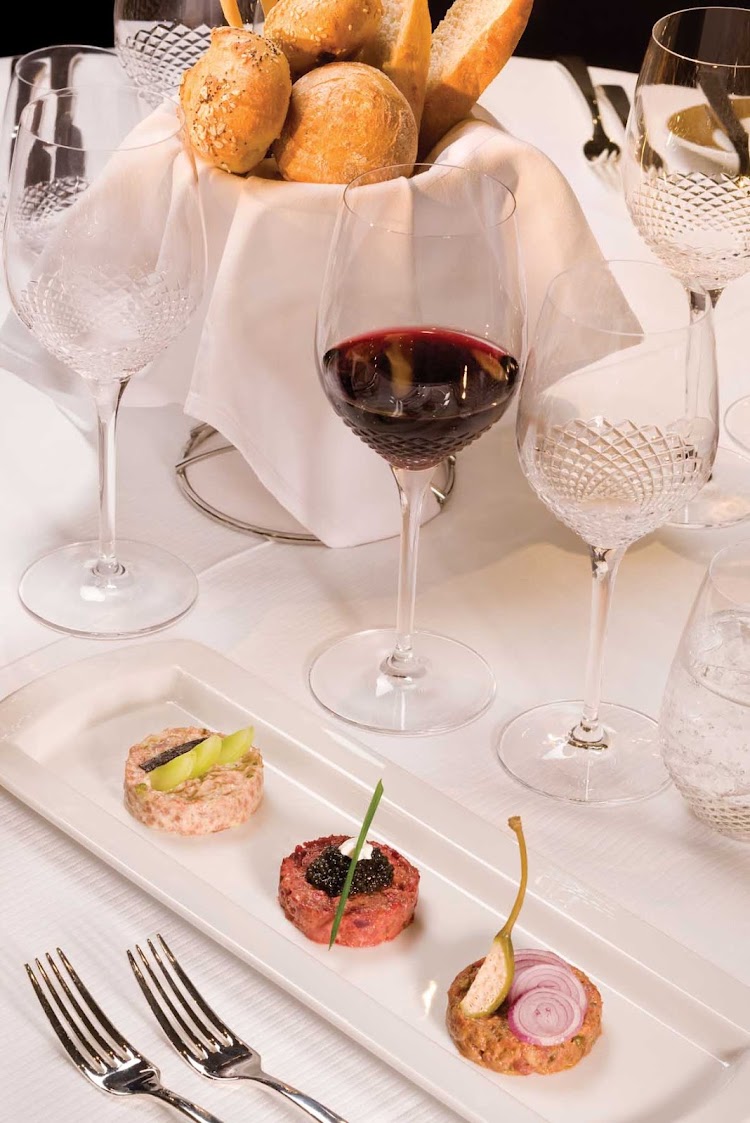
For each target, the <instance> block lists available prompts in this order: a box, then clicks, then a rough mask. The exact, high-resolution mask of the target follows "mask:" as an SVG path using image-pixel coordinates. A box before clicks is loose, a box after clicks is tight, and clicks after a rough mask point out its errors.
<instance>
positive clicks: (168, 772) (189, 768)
mask: <svg viewBox="0 0 750 1123" xmlns="http://www.w3.org/2000/svg"><path fill="white" fill-rule="evenodd" d="M254 733H255V730H254V729H253V727H252V725H249V726H248V727H247V729H238V730H237V732H236V733H230V734H229V736H228V737H220V736H219V734H218V733H212V734H211V735H210V737H206V739H205V741H201V743H200V745H196V746H195V748H194V749H190V750H189V751H188V752H186V753H183V754H182V755H181V756H176V757H175V758H174V760H169V761H167V763H166V764H160V765H159V767H158V768H154V770H153V771H152V772H151V773H150V774H149V776H150V779H151V787H152V789H153V790H154V791H156V792H169V791H171V790H172V789H173V788H176V787H178V786H179V785H180V784H184V783H185V781H186V780H197V779H199V778H200V777H201V776H205V775H206V773H207V772H210V771H211V769H212V768H213V767H214V766H215V765H217V764H235V763H236V762H237V761H238V760H241V759H242V757H243V756H244V755H245V753H246V752H247V751H248V750H249V749H251V748H252V746H253V736H254Z"/></svg>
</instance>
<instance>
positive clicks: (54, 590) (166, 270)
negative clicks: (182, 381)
mask: <svg viewBox="0 0 750 1123" xmlns="http://www.w3.org/2000/svg"><path fill="white" fill-rule="evenodd" d="M3 248H4V266H5V278H6V283H7V287H8V293H9V295H10V298H11V302H12V305H13V308H14V310H15V312H16V313H17V315H18V317H19V318H20V320H21V321H22V322H23V323H24V324H25V325H26V327H27V328H28V329H29V330H30V331H31V332H32V333H33V335H34V336H35V337H36V339H37V340H38V342H39V343H41V344H42V346H43V347H44V348H45V349H46V350H47V351H49V353H50V354H51V355H53V356H54V357H55V358H56V359H58V360H59V361H60V362H62V363H64V364H65V365H66V366H67V367H68V368H69V369H70V370H72V371H73V372H74V373H75V374H77V375H78V376H79V377H80V378H82V379H83V381H84V383H85V385H86V386H87V388H88V390H89V391H90V394H91V399H92V404H93V406H94V409H95V412H96V421H97V443H98V467H99V537H98V541H95V542H76V543H73V544H72V545H67V546H62V547H60V548H58V549H56V550H53V551H52V552H51V553H49V554H47V555H45V556H44V557H42V558H40V559H39V560H37V561H36V562H34V563H33V564H32V565H31V566H30V567H29V568H28V569H27V570H26V572H25V574H24V575H23V577H22V579H21V584H20V587H19V595H20V598H21V601H22V603H23V604H24V606H25V607H26V609H27V610H28V611H29V612H30V613H31V614H32V615H34V616H35V617H36V618H37V619H39V620H41V621H42V622H43V623H45V624H47V625H49V626H50V627H52V628H55V629H57V630H58V631H62V632H67V633H69V634H73V635H79V636H90V637H98V638H113V637H120V636H133V635H144V634H147V633H149V632H153V631H156V630H157V629H159V628H163V627H165V626H166V625H167V624H170V623H172V622H173V621H174V620H177V619H179V618H180V617H181V616H183V615H184V614H185V613H186V612H187V611H188V609H189V608H190V607H191V606H192V604H193V602H194V601H195V597H196V594H197V589H198V585H197V581H196V578H195V575H194V574H193V572H192V570H191V569H190V568H189V566H187V565H186V564H185V562H184V561H182V559H180V558H178V557H175V556H174V555H173V554H171V553H170V552H168V551H166V550H164V549H162V548H160V547H157V546H155V545H153V544H151V543H144V542H133V541H121V542H118V541H117V539H116V535H115V500H116V486H115V467H116V451H115V437H116V426H117V415H118V410H119V406H120V401H121V399H122V395H123V393H124V391H125V389H126V387H127V385H128V382H129V380H130V379H131V377H132V376H133V375H135V374H137V373H140V372H141V371H143V370H144V368H146V367H147V366H148V364H149V363H151V362H152V361H153V360H154V359H155V358H156V357H157V356H158V355H159V354H160V353H161V352H162V351H163V350H164V349H165V348H166V347H167V346H168V345H169V344H170V343H171V342H172V341H173V340H174V339H175V338H176V337H177V336H178V335H179V334H180V333H181V332H182V331H183V330H184V328H185V327H186V326H187V323H188V322H189V320H190V318H191V317H192V315H193V313H194V311H195V310H196V308H197V306H198V304H199V303H200V301H201V299H202V297H203V291H204V286H205V274H206V239H205V230H204V224H203V212H202V207H201V200H200V192H199V187H198V174H197V168H196V164H195V159H194V156H193V152H192V149H191V148H190V146H189V144H188V143H187V141H186V136H185V125H184V120H183V117H182V113H181V110H180V109H179V107H178V106H177V105H176V104H175V103H174V102H171V101H168V102H165V103H164V104H163V105H162V106H161V108H160V109H158V110H152V108H151V106H150V104H149V103H148V102H146V101H144V99H143V97H142V96H141V92H140V90H139V89H137V88H135V87H132V86H126V85H121V84H117V85H108V84H105V83H95V84H92V85H87V86H82V87H80V88H79V89H77V90H70V89H68V90H58V91H52V92H49V93H47V94H44V95H42V96H41V97H39V98H35V99H34V100H32V101H30V102H29V104H28V105H27V106H26V108H25V109H24V111H23V113H22V114H21V120H20V123H19V127H18V136H17V140H16V146H15V150H14V153H13V163H12V167H11V175H10V183H9V187H8V205H7V209H6V215H5V228H4V238H3Z"/></svg>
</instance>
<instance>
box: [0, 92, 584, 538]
mask: <svg viewBox="0 0 750 1123" xmlns="http://www.w3.org/2000/svg"><path fill="white" fill-rule="evenodd" d="M159 112H162V111H156V113H157V114H158V113H159ZM155 116H156V114H155ZM146 124H147V123H145V122H144V125H146ZM140 127H143V126H140ZM152 158H153V157H152ZM429 159H430V161H431V162H434V163H436V164H441V163H444V164H453V165H459V166H465V167H467V168H471V169H474V170H476V171H481V172H485V173H487V174H489V175H492V176H494V177H496V178H497V179H499V180H501V181H502V182H503V183H504V184H505V185H506V186H507V187H509V188H510V190H511V191H512V192H513V194H514V195H515V197H516V203H517V211H516V220H517V223H518V231H519V239H520V246H521V254H522V260H523V272H524V274H525V281H526V290H527V306H528V328H529V332H533V327H534V324H535V322H536V319H537V316H538V313H539V310H540V307H541V304H542V301H543V298H544V294H545V291H546V289H547V286H548V284H549V282H550V281H551V279H552V278H553V277H554V276H555V275H556V274H557V273H559V272H560V271H561V270H562V269H565V268H567V267H568V266H570V265H573V264H575V263H576V262H579V261H583V260H587V259H588V260H590V259H592V258H594V259H597V258H598V259H600V258H601V252H600V250H599V247H598V244H597V242H596V240H595V238H594V236H593V234H592V232H591V230H590V228H589V226H588V223H587V222H586V219H585V217H584V215H583V212H582V210H581V208H580V206H579V204H578V201H577V199H576V197H575V195H574V194H573V191H572V189H571V188H570V185H569V184H568V182H567V180H566V179H565V178H564V176H563V175H562V173H561V172H560V171H559V169H558V168H557V167H556V165H555V164H554V163H553V162H552V161H551V160H550V159H549V158H548V157H547V156H545V155H544V153H542V152H540V151H539V150H538V149H536V148H534V147H533V146H532V145H529V144H527V143H525V142H524V141H522V140H519V139H518V138H517V137H515V136H512V135H510V134H509V133H508V132H506V131H505V130H504V129H503V127H502V126H501V125H500V124H499V123H498V122H497V121H495V120H494V119H493V118H491V117H490V116H489V114H487V113H486V112H484V111H483V110H480V109H478V110H477V111H476V115H475V116H473V117H471V118H470V119H468V120H466V121H464V122H461V123H460V124H458V125H457V126H455V127H454V128H453V129H452V130H451V131H450V132H449V133H448V134H447V135H446V136H445V137H444V138H443V140H442V142H441V143H440V144H438V145H437V146H436V147H435V149H434V150H433V152H432V153H431V154H430V157H429ZM130 166H131V168H132V185H133V188H134V189H133V191H132V192H131V193H130V194H128V193H127V192H125V191H123V190H122V184H120V185H119V187H118V189H117V190H115V191H113V205H114V204H115V202H116V204H117V206H118V207H119V208H121V209H120V212H119V213H118V217H117V220H116V221H115V220H114V219H113V224H112V230H113V237H116V236H125V237H137V236H138V230H139V225H140V223H139V218H138V216H139V213H140V211H141V208H144V207H145V208H147V206H148V198H147V189H148V175H146V174H143V172H144V169H142V168H140V169H139V168H137V167H136V166H134V162H133V161H132V160H131V165H130ZM426 174H430V173H426ZM199 175H200V182H201V192H202V198H203V203H204V210H205V218H206V231H207V238H208V253H209V267H208V281H207V289H206V294H205V298H204V300H203V303H202V306H201V307H200V308H199V310H198V311H197V313H196V314H195V316H194V317H193V319H192V321H191V323H190V325H189V326H188V328H187V329H186V330H185V332H184V333H183V334H182V335H181V336H180V337H179V338H178V339H177V340H176V341H175V342H174V343H172V344H171V345H170V346H169V347H168V348H167V349H166V350H165V351H164V352H163V353H162V355H160V356H159V357H158V358H157V359H156V360H155V361H154V362H153V363H152V364H151V365H150V366H149V367H148V368H147V369H146V371H144V372H143V374H142V375H140V376H136V377H135V378H134V379H133V381H132V383H131V386H130V387H129V389H128V392H127V394H126V396H125V402H126V403H128V404H129V405H136V406H138V405H165V404H171V403H177V404H179V405H181V406H182V407H183V409H184V411H185V412H186V413H187V414H188V415H189V416H190V417H191V418H194V419H196V420H197V421H202V422H206V423H208V424H209V425H212V426H213V427H214V428H216V429H217V430H218V431H219V432H220V433H221V434H223V436H224V437H225V438H226V439H227V440H228V441H230V442H231V443H232V444H233V445H234V446H235V447H236V448H237V450H238V451H239V452H240V453H241V455H242V457H243V458H244V460H245V461H246V462H247V464H248V465H249V466H250V468H251V469H252V471H253V472H254V473H255V475H256V476H257V478H258V479H259V481H260V483H261V484H262V485H263V487H265V488H266V489H267V491H268V492H270V493H271V495H272V496H273V497H274V498H275V499H276V501H277V502H279V503H280V504H281V506H282V507H284V508H285V509H286V510H287V511H288V512H290V514H291V515H292V516H293V517H294V518H295V519H296V520H297V521H298V522H299V523H301V524H302V525H303V526H304V527H306V528H307V529H308V530H309V531H310V532H311V533H312V534H315V535H316V536H317V537H318V538H319V539H320V540H321V541H322V542H323V543H325V544H326V545H328V546H332V547H346V546H356V545H360V544H362V543H366V542H373V541H377V540H379V539H383V538H388V537H391V536H393V535H395V534H397V533H398V532H399V529H400V519H401V516H400V509H399V504H398V500H397V497H396V491H395V484H394V481H393V477H392V474H391V471H390V468H389V467H388V465H387V464H386V462H385V461H384V460H383V459H382V458H381V457H380V456H379V455H378V454H377V453H375V452H374V451H373V450H371V449H370V448H368V447H367V446H366V445H365V444H364V443H363V442H362V441H360V439H359V438H358V437H357V436H356V435H355V434H354V433H352V432H351V431H350V430H349V429H348V428H347V427H346V426H345V425H344V424H343V422H342V421H341V419H340V418H339V417H338V416H337V415H336V414H335V412H334V410H333V409H332V407H331V405H330V403H329V402H328V400H327V399H326V396H325V394H324V391H323V389H322V387H321V385H320V382H319V380H318V375H317V373H316V364H315V356H314V330H315V318H316V312H317V304H318V298H319V294H320V289H321V284H322V280H323V275H324V272H325V265H326V261H327V257H328V249H329V245H330V239H331V234H332V232H333V228H334V223H335V218H336V214H337V211H338V208H339V204H340V200H341V195H342V191H343V188H342V187H341V186H340V185H332V184H307V183H305V184H301V183H300V184H297V183H286V182H282V181H279V180H277V179H272V178H267V177H264V176H262V175H252V176H249V177H246V178H241V177H236V176H231V175H227V174H226V173H224V172H221V171H219V170H217V169H215V168H213V167H211V166H209V165H208V164H206V163H205V162H203V161H201V162H200V168H199ZM384 186H385V187H387V186H388V185H387V184H386V185H384ZM144 192H145V193H146V197H144ZM395 198H396V199H398V198H399V195H398V193H396V195H395ZM128 206H130V207H132V208H133V209H132V211H131V213H130V219H131V220H128V216H127V214H126V213H123V210H122V208H126V209H127V207H128ZM0 362H2V363H3V365H4V366H6V367H7V369H9V370H11V371H13V372H15V373H16V374H18V375H19V376H20V377H23V378H24V379H26V380H27V381H29V382H31V383H32V384H34V385H36V386H37V387H39V388H40V389H42V390H44V391H45V392H46V393H48V394H50V395H51V396H52V397H53V398H54V399H55V400H56V401H57V402H58V404H59V405H60V406H61V408H63V409H64V410H65V411H66V412H67V413H68V414H69V416H70V417H71V419H72V420H73V421H74V422H76V423H78V424H79V425H80V426H81V427H86V426H90V418H91V403H90V400H89V397H88V394H87V392H86V389H85V387H84V386H83V383H82V380H81V379H80V378H79V377H78V376H77V375H72V374H71V373H70V372H69V371H68V370H67V369H66V368H65V367H64V366H63V365H62V364H60V363H59V362H57V360H55V359H53V358H51V356H49V355H48V354H47V353H46V352H45V351H43V349H42V348H41V347H40V346H39V345H38V344H36V342H35V340H34V339H33V337H32V336H31V335H30V334H29V332H28V331H27V330H26V329H25V328H24V327H23V325H22V324H20V322H19V321H17V320H16V318H15V316H14V315H13V314H11V315H10V316H9V317H8V319H7V320H6V323H5V324H4V326H3V329H2V332H0ZM437 511H438V506H437V502H436V501H435V499H434V498H433V497H432V496H430V497H429V499H428V502H427V504H426V510H425V514H424V521H427V520H428V519H430V518H432V517H433V516H434V515H435V514H436V513H437Z"/></svg>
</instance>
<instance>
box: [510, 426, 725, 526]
mask: <svg viewBox="0 0 750 1123" xmlns="http://www.w3.org/2000/svg"><path fill="white" fill-rule="evenodd" d="M524 458H525V459H526V456H525V457H524ZM528 475H529V480H530V482H531V484H532V486H533V487H534V489H535V490H536V491H537V493H538V494H539V496H540V497H541V498H542V499H543V500H544V502H545V503H546V504H547V506H548V507H550V508H551V509H552V511H554V513H555V514H556V515H557V517H558V518H559V519H561V520H562V522H564V523H566V524H567V525H568V526H569V527H570V528H571V529H572V530H574V531H575V532H576V533H577V534H579V535H580V536H581V537H582V538H583V539H584V540H585V541H586V542H589V543H591V544H592V545H596V546H601V547H616V546H623V545H627V544H628V543H630V542H633V541H635V540H636V539H637V538H640V537H642V536H643V535H644V534H648V533H650V531H652V530H655V529H656V528H657V527H659V526H661V525H663V523H665V522H666V521H667V520H668V519H669V517H670V516H671V515H672V514H673V512H674V511H676V510H677V509H678V508H679V507H680V506H682V504H683V503H686V502H687V501H688V500H689V499H691V498H692V496H693V495H695V493H696V492H697V491H698V489H699V488H700V487H701V486H702V484H703V483H705V480H706V476H707V471H706V465H705V463H704V461H703V458H702V457H701V456H700V455H699V454H698V452H697V450H696V448H695V446H694V445H692V444H690V443H688V442H687V441H686V440H685V439H684V438H683V437H682V436H680V435H679V434H678V433H674V432H670V431H667V432H663V431H662V430H661V429H659V428H657V427H656V426H655V425H646V426H637V425H634V424H633V423H632V422H631V421H622V422H620V423H619V424H616V425H614V424H612V423H611V422H608V421H604V420H600V419H594V420H591V421H584V420H580V419H576V420H574V421H570V422H568V424H566V425H564V426H555V427H554V428H552V429H550V430H549V431H548V432H546V433H545V434H543V435H541V436H540V437H538V439H537V442H536V444H535V446H534V448H533V451H532V458H531V463H530V464H528Z"/></svg>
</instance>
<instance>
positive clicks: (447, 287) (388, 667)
mask: <svg viewBox="0 0 750 1123" xmlns="http://www.w3.org/2000/svg"><path fill="white" fill-rule="evenodd" d="M411 171H412V169H411V167H409V168H403V167H401V168H384V169H380V170H378V171H377V172H372V173H368V174H365V175H364V176H360V177H359V178H358V179H355V180H354V181H353V182H352V183H351V184H349V185H348V187H347V188H346V190H345V192H344V196H343V201H342V204H341V208H340V213H339V217H338V222H337V226H336V230H335V232H334V235H333V242H332V246H331V250H330V256H329V260H328V266H327V270H326V275H325V280H324V283H323V289H322V293H321V299H320V306H319V312H318V319H317V329H316V354H317V359H318V369H319V372H320V378H321V382H322V385H323V389H324V390H325V393H326V395H327V397H328V400H329V402H330V403H331V405H332V407H333V408H334V410H335V411H336V413H338V415H339V416H340V417H341V418H342V419H343V420H344V421H345V422H346V424H347V425H349V426H350V427H351V429H352V430H353V431H354V432H355V433H356V434H357V436H358V437H360V439H361V440H363V441H364V442H365V443H366V444H368V445H370V447H371V448H373V449H374V451H375V452H376V453H378V454H379V455H380V456H382V457H383V458H384V459H385V460H386V461H387V462H388V463H389V464H390V466H391V468H392V470H393V474H394V477H395V479H396V483H397V485H398V493H399V497H400V501H401V511H402V534H401V564H400V575H399V592H398V607H397V613H396V615H397V622H396V627H395V628H392V627H391V628H374V629H371V630H369V631H365V632H359V633H357V634H356V635H352V636H347V637H346V638H344V639H341V640H339V641H337V642H334V643H333V644H332V645H331V646H329V647H327V648H326V649H325V650H324V651H323V652H322V653H321V654H320V655H319V656H318V657H317V658H316V659H315V661H314V662H313V664H312V667H311V670H310V677H309V681H310V687H311V690H312V692H313V694H314V696H315V697H316V698H317V700H318V701H319V702H320V703H321V705H323V706H324V707H325V708H326V709H327V710H329V711H330V712H331V713H333V714H335V715H336V716H338V717H341V718H343V719H344V720H346V721H348V722H351V723H352V724H355V725H359V726H363V727H366V728H368V729H373V730H377V731H380V732H401V733H410V734H424V733H437V732H441V731H445V730H448V729H454V728H457V727H458V726H461V725H465V724H466V723H467V722H469V721H472V720H473V719H474V718H476V717H478V716H479V714H481V713H483V712H484V710H486V708H487V707H488V706H489V704H490V702H491V701H492V698H493V696H494V692H495V681H494V676H493V675H492V672H491V671H490V669H489V667H488V666H487V664H486V663H485V661H484V660H483V659H482V658H481V656H479V655H478V654H476V653H475V652H474V651H472V650H471V649H470V648H469V647H467V646H465V645H464V644H462V643H459V642H458V641H456V640H453V639H448V638H446V637H445V636H440V635H436V634H434V633H431V632H424V631H417V630H415V627H414V605H415V590H416V572H417V568H416V567H417V543H418V535H419V527H420V522H421V511H422V504H423V500H424V497H425V494H426V491H427V489H428V488H429V485H430V480H431V479H432V476H433V473H434V471H435V468H436V467H437V465H438V464H439V463H440V462H441V461H442V460H443V459H444V458H445V457H446V456H448V455H451V454H453V453H455V452H457V451H458V450H459V449H462V448H463V447H464V446H465V445H467V444H468V443H469V442H470V441H472V440H474V439H475V438H476V437H478V436H479V435H480V434H481V433H483V432H485V431H486V430H487V429H488V428H489V427H490V426H491V425H493V424H494V423H495V422H496V421H497V420H498V419H499V418H500V417H501V416H502V415H503V413H504V412H505V410H506V409H507V407H508V405H509V404H510V402H511V400H512V397H513V395H514V392H515V389H516V386H517V385H518V381H519V377H520V371H521V368H522V366H523V362H524V357H525V325H526V300H525V287H524V282H523V276H522V269H521V263H520V254H519V246H518V237H517V230H516V222H515V200H514V198H513V195H512V194H511V192H510V191H509V190H508V188H507V187H505V186H504V185H503V184H502V183H500V182H499V181H497V180H495V179H493V178H491V177H489V176H486V175H483V174H481V173H479V172H474V171H469V170H467V169H465V168H457V167H449V166H447V165H418V166H417V167H416V169H415V171H414V174H413V175H412V174H411ZM363 502H366V499H364V500H363Z"/></svg>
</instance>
